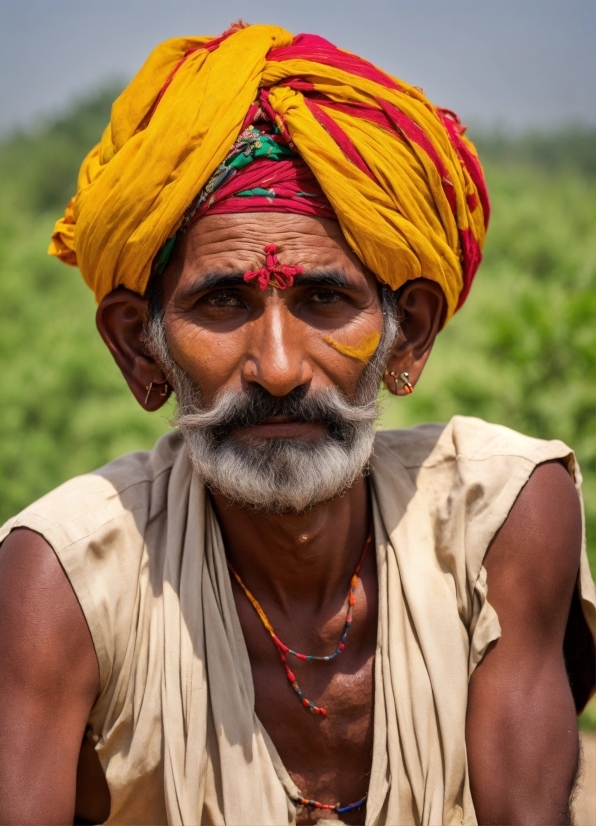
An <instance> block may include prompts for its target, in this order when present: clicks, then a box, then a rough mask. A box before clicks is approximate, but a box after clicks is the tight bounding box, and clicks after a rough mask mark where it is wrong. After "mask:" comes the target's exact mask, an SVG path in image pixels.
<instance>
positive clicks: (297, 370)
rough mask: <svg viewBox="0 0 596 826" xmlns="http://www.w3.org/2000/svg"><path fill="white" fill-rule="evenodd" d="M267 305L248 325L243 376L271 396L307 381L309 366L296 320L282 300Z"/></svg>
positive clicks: (310, 374)
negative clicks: (246, 355)
mask: <svg viewBox="0 0 596 826" xmlns="http://www.w3.org/2000/svg"><path fill="white" fill-rule="evenodd" d="M270 289H272V288H270ZM268 305H269V306H268V307H267V309H266V310H265V311H264V312H263V313H262V314H261V316H260V317H259V319H258V320H256V321H255V322H254V323H253V325H251V328H252V329H251V330H250V332H249V339H250V341H249V349H248V357H247V359H246V361H245V363H244V369H243V378H244V380H245V381H247V382H250V383H251V384H260V385H261V387H263V388H265V390H267V391H268V392H269V393H270V394H271V395H272V396H286V395H287V394H288V393H290V392H291V391H292V390H294V389H295V388H296V387H299V386H300V385H303V384H308V383H310V381H311V379H312V367H311V365H310V362H309V359H308V357H307V355H306V352H305V340H304V330H302V331H300V330H299V329H298V328H299V327H300V326H301V324H300V322H299V321H298V319H296V318H295V317H294V316H292V314H291V313H290V312H289V310H288V309H287V307H285V306H284V303H283V302H281V301H274V302H268ZM301 332H302V335H301Z"/></svg>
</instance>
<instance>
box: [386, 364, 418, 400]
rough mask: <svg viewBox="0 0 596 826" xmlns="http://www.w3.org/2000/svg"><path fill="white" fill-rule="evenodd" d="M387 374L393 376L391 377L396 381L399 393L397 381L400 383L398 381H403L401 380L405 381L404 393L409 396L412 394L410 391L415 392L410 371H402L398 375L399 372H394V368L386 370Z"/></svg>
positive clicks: (396, 388)
mask: <svg viewBox="0 0 596 826" xmlns="http://www.w3.org/2000/svg"><path fill="white" fill-rule="evenodd" d="M385 375H386V376H391V378H392V379H393V381H394V382H395V392H396V393H397V390H398V384H397V383H398V381H401V382H402V383H403V386H404V393H405V394H406V395H407V396H409V395H410V393H413V392H414V386H413V385H412V383H411V382H410V374H409V373H405V372H404V373H400V374H399V375H398V374H397V373H394V372H393V370H391V371H390V372H389V371H387V370H385Z"/></svg>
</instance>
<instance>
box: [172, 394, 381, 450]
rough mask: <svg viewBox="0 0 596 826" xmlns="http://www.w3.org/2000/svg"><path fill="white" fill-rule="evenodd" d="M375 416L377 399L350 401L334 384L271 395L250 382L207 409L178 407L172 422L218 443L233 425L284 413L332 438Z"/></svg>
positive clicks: (345, 434)
mask: <svg viewBox="0 0 596 826" xmlns="http://www.w3.org/2000/svg"><path fill="white" fill-rule="evenodd" d="M377 415H378V405H377V402H376V398H372V399H370V400H368V401H364V402H363V403H357V402H356V403H352V402H350V401H349V400H348V399H347V398H346V397H345V396H344V395H343V393H341V391H340V390H338V389H337V388H335V387H328V388H326V389H325V390H317V391H309V390H308V388H307V387H304V386H300V387H296V388H294V390H292V391H291V392H290V393H288V394H287V395H285V396H273V395H271V393H269V392H268V391H267V390H265V388H264V387H261V386H260V385H252V386H250V388H249V389H247V390H244V391H240V392H238V391H234V390H228V391H226V392H225V393H222V394H221V395H220V396H219V397H217V398H216V399H215V401H214V403H213V405H211V407H208V408H201V407H199V406H197V405H195V404H193V405H192V406H191V407H190V408H189V407H188V406H186V405H184V406H181V408H180V410H179V412H178V415H177V416H176V418H175V419H174V421H173V422H172V424H174V425H176V426H178V427H179V428H180V429H181V430H185V429H193V430H194V429H197V428H200V429H207V430H209V431H210V435H211V437H212V438H213V439H214V440H216V441H217V442H221V441H223V440H225V439H226V438H227V437H228V436H229V434H230V433H231V431H232V430H235V429H236V428H241V427H242V428H243V427H253V426H255V425H258V424H261V423H262V422H264V421H265V420H267V419H270V418H272V417H274V416H283V417H285V418H287V419H288V420H291V421H294V422H305V423H313V422H315V423H317V424H323V425H325V427H326V428H327V430H328V432H329V434H330V435H331V436H332V437H333V438H334V439H336V440H338V441H344V440H346V439H348V438H349V437H350V436H351V435H352V432H353V430H354V428H355V427H356V426H357V425H358V424H362V423H366V422H372V421H374V420H375V419H376V418H377Z"/></svg>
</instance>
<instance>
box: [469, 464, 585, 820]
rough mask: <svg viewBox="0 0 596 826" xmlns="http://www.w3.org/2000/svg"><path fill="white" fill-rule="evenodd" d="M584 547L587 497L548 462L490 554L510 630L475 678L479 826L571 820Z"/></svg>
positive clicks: (495, 602) (494, 587)
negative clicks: (575, 637) (569, 631)
mask: <svg viewBox="0 0 596 826" xmlns="http://www.w3.org/2000/svg"><path fill="white" fill-rule="evenodd" d="M580 549H581V514H580V505H579V499H578V496H577V492H576V490H575V487H574V485H573V483H572V481H571V479H570V478H569V475H568V474H567V472H566V471H565V469H564V468H563V467H562V465H560V464H558V463H556V462H551V463H547V464H544V465H540V466H539V467H538V468H537V469H536V470H535V471H534V473H533V474H532V476H531V478H530V480H529V481H528V483H527V485H526V486H525V487H524V489H523V490H522V491H521V493H520V495H519V497H518V499H517V501H516V503H515V505H514V506H513V508H512V509H511V512H510V514H509V516H508V518H507V520H506V522H505V523H504V525H503V527H502V528H501V530H500V531H499V533H498V534H497V536H496V538H495V539H494V541H493V543H492V545H491V547H490V550H489V551H488V554H487V556H486V558H485V563H484V564H485V567H486V570H487V574H488V598H489V600H490V603H491V605H492V606H493V607H494V609H495V610H496V612H497V614H498V616H499V621H500V623H501V630H502V636H501V638H500V639H499V640H498V641H497V642H496V644H494V646H493V647H492V649H491V650H489V651H488V653H487V654H486V656H485V658H484V660H483V661H482V663H481V664H480V665H479V666H478V668H477V669H476V671H475V672H474V674H473V675H472V678H471V680H470V688H469V699H468V716H467V721H466V742H467V748H468V761H469V767H470V783H471V789H472V797H473V799H474V806H475V808H476V815H477V817H478V822H479V823H480V824H501V826H504V824H524V825H528V824H545V823H548V824H567V823H570V819H569V818H570V816H569V797H570V793H571V791H572V787H573V783H574V779H575V774H576V770H577V763H578V756H579V739H578V733H577V721H576V716H575V706H574V702H573V697H572V695H571V689H570V687H569V681H568V679H567V673H566V670H565V662H564V658H563V638H564V636H565V627H566V624H567V618H568V615H569V608H570V605H571V599H572V596H573V592H574V589H575V586H576V582H577V575H578V568H579V557H580Z"/></svg>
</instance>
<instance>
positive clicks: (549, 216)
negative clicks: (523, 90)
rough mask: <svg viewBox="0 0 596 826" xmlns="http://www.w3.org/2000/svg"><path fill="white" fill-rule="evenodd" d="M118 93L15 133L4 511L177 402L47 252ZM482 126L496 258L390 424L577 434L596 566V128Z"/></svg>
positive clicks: (0, 157)
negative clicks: (152, 398) (138, 395)
mask: <svg viewBox="0 0 596 826" xmlns="http://www.w3.org/2000/svg"><path fill="white" fill-rule="evenodd" d="M113 96H114V90H113V89H106V90H103V91H100V92H99V93H97V94H95V95H92V96H90V97H89V98H88V99H86V100H82V101H79V102H78V103H76V104H74V105H73V106H72V108H71V109H69V110H68V111H67V112H65V113H63V114H62V115H61V116H59V117H57V118H56V119H55V120H52V121H48V122H45V123H43V124H40V125H39V126H38V127H37V128H36V129H35V130H32V131H31V132H28V133H22V134H16V135H13V136H10V137H7V138H5V139H4V141H3V142H2V143H0V180H1V181H2V187H1V191H0V362H1V365H2V366H1V371H0V376H1V380H2V385H1V386H2V400H1V402H0V434H1V436H2V438H1V440H0V488H1V490H2V498H1V500H0V522H1V521H3V520H4V519H6V518H7V517H9V516H10V515H12V514H13V513H15V512H16V511H18V510H19V509H20V508H22V507H23V506H24V505H26V504H27V503H28V502H30V501H31V500H33V499H35V498H36V497H38V496H40V495H41V494H43V493H45V492H46V491H48V490H49V489H51V488H52V487H54V486H55V485H57V484H59V483H60V482H61V481H63V480H64V479H66V478H68V477H70V476H73V475H75V474H77V473H81V472H84V471H88V470H91V469H93V468H95V467H98V466H99V465H102V464H104V463H105V462H107V461H109V460H110V459H112V458H113V457H115V456H117V455H119V454H121V453H124V452H126V451H130V450H134V449H138V448H148V447H150V446H151V445H152V443H153V442H154V440H155V438H156V437H157V436H158V435H159V434H161V433H162V432H164V431H165V430H166V428H167V424H166V421H165V419H166V418H167V415H168V413H167V412H166V414H164V413H163V412H160V413H157V414H153V415H149V414H147V413H144V412H143V411H142V410H141V409H140V408H139V407H138V406H137V405H136V403H135V402H134V400H133V399H132V396H130V394H129V392H128V390H127V388H126V386H125V384H124V381H123V379H122V378H121V376H120V374H119V372H118V371H117V369H116V367H115V365H114V364H113V363H112V361H111V358H110V356H109V354H108V352H107V350H106V348H105V347H104V345H103V343H102V342H101V340H100V338H99V335H98V334H97V332H96V330H95V324H94V310H95V307H94V302H93V297H92V295H91V293H90V292H89V290H88V289H87V288H86V287H85V286H84V284H83V282H82V280H81V278H80V276H79V274H78V272H77V271H76V270H73V269H71V268H67V267H65V266H64V265H62V264H60V263H59V262H57V261H55V260H53V259H51V258H49V257H48V256H47V255H46V252H45V251H46V248H47V244H48V239H49V236H50V233H51V229H52V226H53V222H54V220H55V218H56V217H58V215H59V214H61V212H62V210H63V208H64V206H65V204H66V202H67V201H68V198H69V197H70V195H71V194H72V193H73V192H74V187H75V181H76V172H77V169H78V165H79V163H80V160H81V159H82V157H83V155H84V154H85V153H86V151H88V149H89V148H90V147H91V146H92V144H93V143H94V142H95V141H96V140H97V138H98V136H99V135H100V134H101V131H102V129H103V127H104V125H105V123H106V122H107V119H108V114H109V102H110V101H111V99H112V98H113ZM472 137H477V139H478V145H479V147H480V151H481V156H482V157H483V159H484V164H485V169H486V173H487V178H488V183H489V191H490V193H491V197H492V203H493V217H492V221H491V227H490V232H489V236H488V242H487V245H486V248H485V260H484V263H483V264H482V266H481V268H480V271H479V273H478V276H477V282H476V285H475V287H474V289H473V290H472V294H471V297H470V299H469V301H468V303H467V304H466V306H465V307H464V309H463V310H462V311H461V312H460V313H459V314H458V315H457V316H456V317H455V319H454V320H453V321H452V322H451V323H450V325H449V326H448V327H447V328H446V330H445V331H444V332H442V333H441V335H440V336H439V339H438V340H437V343H436V345H435V351H434V353H433V355H432V357H431V360H430V362H429V364H428V367H427V370H426V373H425V375H424V376H423V378H422V380H421V382H420V383H419V385H418V387H417V388H416V393H415V394H414V395H413V396H411V397H408V398H404V399H401V398H400V399H399V400H393V401H390V400H389V399H386V400H385V401H384V407H385V410H384V414H383V417H382V422H381V424H382V426H383V427H396V426H398V427H404V426H409V425H411V424H415V423H417V422H421V421H445V420H446V419H448V418H449V417H450V416H452V415H454V414H455V413H461V414H465V415H473V416H479V417H481V418H484V419H486V420H488V421H492V422H498V423H501V424H505V425H507V426H509V427H512V428H515V429H516V430H520V431H523V432H524V433H527V434H530V435H534V436H539V437H541V438H559V439H562V440H564V441H565V442H567V443H568V444H569V445H571V446H572V447H573V448H574V449H575V450H576V453H577V456H578V458H579V462H580V465H581V468H582V472H583V476H584V492H585V500H586V517H587V526H588V548H589V555H590V561H591V565H592V570H593V571H595V572H596V445H595V439H594V414H595V410H596V385H595V382H594V377H595V369H594V368H595V359H596V325H595V323H594V319H595V317H596V312H595V311H596V293H595V289H594V287H595V285H594V276H595V272H596V229H595V220H594V219H595V211H596V201H595V198H594V194H595V182H596V158H595V155H594V148H593V147H594V142H595V137H596V136H595V134H594V132H588V131H582V130H579V129H576V130H571V129H570V130H567V131H564V132H559V133H553V134H547V135H528V136H522V137H520V138H517V139H507V138H505V137H503V136H499V135H478V136H476V135H474V134H472ZM591 720H592V726H594V727H596V711H594V709H593V711H592V717H591ZM585 722H586V725H589V722H588V718H587V717H586V718H585Z"/></svg>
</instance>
